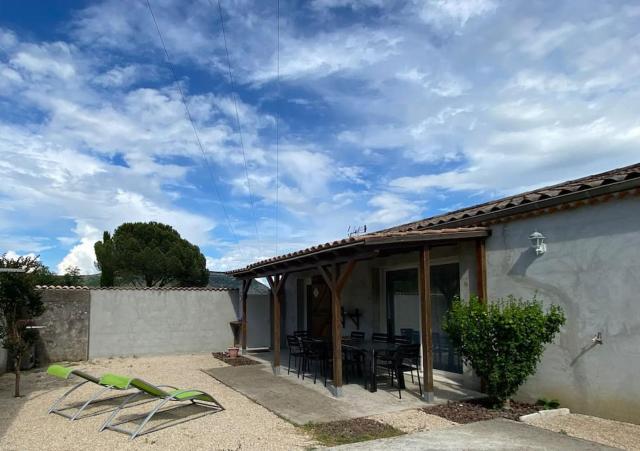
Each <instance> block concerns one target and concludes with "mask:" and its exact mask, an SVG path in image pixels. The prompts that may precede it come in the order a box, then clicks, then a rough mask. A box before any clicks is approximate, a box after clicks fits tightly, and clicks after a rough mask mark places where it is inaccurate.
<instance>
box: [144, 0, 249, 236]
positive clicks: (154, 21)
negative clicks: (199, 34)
mask: <svg viewBox="0 0 640 451" xmlns="http://www.w3.org/2000/svg"><path fill="white" fill-rule="evenodd" d="M147 6H148V7H149V12H150V13H151V17H152V19H153V23H154V24H155V26H156V31H157V32H158V37H159V38H160V43H161V44H162V49H163V50H164V56H165V58H166V62H167V66H169V70H170V71H171V75H172V76H173V81H174V83H175V84H176V86H177V88H178V91H179V93H180V99H181V100H182V103H183V104H184V109H185V112H186V115H187V119H189V122H190V123H191V128H193V134H194V135H195V138H196V142H197V143H198V147H199V148H200V152H202V158H203V159H204V164H205V166H206V167H207V171H208V173H209V178H210V179H211V182H212V183H213V187H214V190H215V193H216V196H217V197H218V200H219V201H220V205H221V206H222V211H223V212H224V216H225V218H226V221H227V227H228V228H229V231H231V234H232V235H233V237H234V239H235V240H236V241H238V236H237V235H236V232H235V230H234V229H233V226H232V225H231V220H230V218H229V214H228V212H227V208H226V207H225V204H224V201H223V200H222V196H221V194H220V190H219V189H218V184H217V183H216V181H215V177H214V176H213V170H212V169H211V165H210V164H209V159H208V158H207V153H206V152H205V150H204V146H203V145H202V141H201V140H200V135H199V134H198V129H197V128H196V124H195V122H194V120H193V116H191V111H190V110H189V105H188V103H187V98H186V96H185V95H184V91H183V90H182V86H181V85H180V82H179V81H178V77H177V76H176V72H175V70H174V68H173V64H171V59H170V58H169V52H167V46H166V45H165V43H164V38H163V37H162V33H161V32H160V27H159V26H158V21H157V20H156V16H155V14H154V13H153V8H152V7H151V2H150V0H147Z"/></svg>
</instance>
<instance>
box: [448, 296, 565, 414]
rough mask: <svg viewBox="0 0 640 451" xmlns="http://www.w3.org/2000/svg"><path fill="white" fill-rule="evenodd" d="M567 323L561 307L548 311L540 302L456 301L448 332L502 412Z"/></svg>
mask: <svg viewBox="0 0 640 451" xmlns="http://www.w3.org/2000/svg"><path fill="white" fill-rule="evenodd" d="M564 323H565V316H564V313H563V311H562V309H561V308H560V307H559V306H556V305H552V306H551V307H550V308H549V309H548V311H547V312H545V311H544V310H543V308H542V304H541V303H540V302H538V301H537V300H536V298H535V297H534V298H533V299H532V300H526V301H523V300H522V299H516V298H515V297H513V296H509V297H508V298H507V299H506V300H499V301H496V302H490V303H483V302H480V300H479V299H478V298H477V297H473V298H472V299H471V300H470V301H469V302H468V303H466V302H462V301H461V300H456V301H454V302H453V305H452V307H451V309H450V310H449V312H448V314H447V317H446V319H445V323H444V325H443V329H444V331H445V332H446V333H447V334H448V335H449V339H450V340H451V343H452V344H453V346H454V347H455V348H456V349H457V350H458V352H459V353H460V355H461V356H462V358H463V359H464V361H465V363H467V364H469V365H471V367H472V368H473V369H474V371H475V372H476V374H477V375H478V376H480V377H481V378H482V379H483V380H484V381H485V383H486V388H487V394H488V395H489V397H490V398H491V400H492V401H493V403H494V405H496V406H500V407H501V406H503V405H504V404H505V402H508V400H509V398H510V397H511V396H513V395H514V394H515V393H516V391H517V390H518V387H520V386H521V385H522V384H523V383H524V382H525V380H526V379H527V377H529V376H530V375H531V374H533V373H534V372H535V370H536V366H537V364H538V362H539V361H540V359H541V357H542V353H543V352H544V346H545V344H547V343H550V342H551V341H552V340H553V337H554V336H555V334H556V333H558V331H559V330H560V327H561V326H562V325H563V324H564Z"/></svg>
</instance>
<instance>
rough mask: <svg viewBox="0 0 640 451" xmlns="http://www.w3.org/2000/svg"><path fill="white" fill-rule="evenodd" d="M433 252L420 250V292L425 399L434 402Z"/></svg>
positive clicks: (426, 247)
mask: <svg viewBox="0 0 640 451" xmlns="http://www.w3.org/2000/svg"><path fill="white" fill-rule="evenodd" d="M430 254H431V252H430V249H429V246H424V247H423V248H422V249H420V264H419V273H420V274H419V291H420V330H421V331H422V337H421V338H422V374H423V375H424V390H423V395H422V397H423V399H424V400H425V401H427V402H433V336H432V331H431V269H430V266H431V255H430Z"/></svg>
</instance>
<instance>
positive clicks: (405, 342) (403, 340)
mask: <svg viewBox="0 0 640 451" xmlns="http://www.w3.org/2000/svg"><path fill="white" fill-rule="evenodd" d="M393 342H394V343H398V344H400V345H409V344H411V340H410V339H409V338H407V337H405V336H404V335H396V336H395V337H393Z"/></svg>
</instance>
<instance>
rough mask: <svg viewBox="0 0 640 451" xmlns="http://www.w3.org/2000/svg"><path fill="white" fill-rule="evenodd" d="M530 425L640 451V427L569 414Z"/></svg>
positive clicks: (535, 421) (534, 421)
mask: <svg viewBox="0 0 640 451" xmlns="http://www.w3.org/2000/svg"><path fill="white" fill-rule="evenodd" d="M527 423H528V424H532V425H534V426H538V427H541V428H545V429H549V430H551V431H555V432H562V433H566V434H568V435H571V436H573V437H579V438H583V439H585V440H591V441H592V442H597V443H602V444H603V445H609V446H614V447H616V448H622V449H629V450H640V425H637V424H631V423H622V422H620V421H613V420H605V419H604V418H597V417H590V416H587V415H579V414H575V413H572V414H569V415H559V416H555V417H549V418H544V417H542V418H536V419H534V420H530V421H527Z"/></svg>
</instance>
